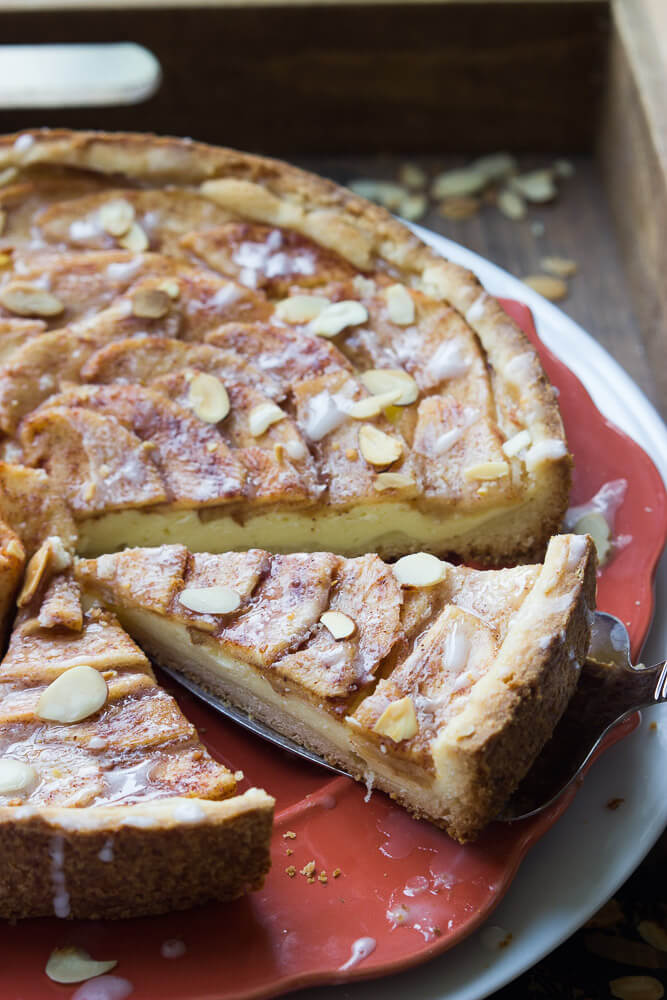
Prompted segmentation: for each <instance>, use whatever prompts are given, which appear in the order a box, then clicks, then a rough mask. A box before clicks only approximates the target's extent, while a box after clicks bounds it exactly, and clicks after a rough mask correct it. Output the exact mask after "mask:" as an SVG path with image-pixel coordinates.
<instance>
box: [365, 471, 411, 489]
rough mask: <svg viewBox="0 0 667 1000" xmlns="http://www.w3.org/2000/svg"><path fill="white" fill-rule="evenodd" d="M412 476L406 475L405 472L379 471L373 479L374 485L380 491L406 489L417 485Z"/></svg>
mask: <svg viewBox="0 0 667 1000" xmlns="http://www.w3.org/2000/svg"><path fill="white" fill-rule="evenodd" d="M416 485H417V484H416V483H415V481H414V479H413V478H412V476H406V475H405V474H404V473H403V472H378V474H377V476H376V477H375V479H374V480H373V487H374V488H375V489H376V490H377V491H378V493H384V492H385V491H386V490H406V489H409V488H410V487H412V486H416Z"/></svg>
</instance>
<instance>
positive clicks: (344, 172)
mask: <svg viewBox="0 0 667 1000" xmlns="http://www.w3.org/2000/svg"><path fill="white" fill-rule="evenodd" d="M569 159H571V161H572V163H573V164H574V165H575V168H576V169H575V173H574V176H572V177H571V178H569V179H567V180H563V181H562V182H561V183H560V184H559V195H558V197H557V199H556V200H555V201H554V202H553V203H551V204H548V205H539V206H534V207H532V208H530V209H529V213H528V217H527V219H526V220H524V221H521V222H513V221H511V220H510V219H507V218H505V217H504V216H503V215H501V214H500V212H499V211H498V210H497V209H496V208H495V206H492V205H483V206H482V208H481V211H480V212H479V214H478V215H476V216H475V217H474V218H472V219H466V220H462V221H457V222H454V221H451V220H449V219H445V218H443V216H442V215H440V214H439V212H438V211H437V208H436V206H435V204H434V203H432V204H431V208H430V210H429V213H428V215H426V216H425V218H424V219H422V220H420V223H421V224H422V225H425V226H427V227H428V228H429V229H433V230H435V231H436V232H439V233H443V235H445V236H448V237H450V238H451V239H453V240H456V241H457V242H459V243H462V244H463V245H464V246H467V247H469V248H470V249H471V250H475V251H476V252H477V253H479V254H481V255H482V256H483V257H487V258H488V259H489V260H491V261H493V263H494V264H498V265H499V266H500V267H503V268H505V269H506V270H507V271H509V272H510V273H511V274H514V275H516V276H517V277H519V278H520V277H524V276H526V275H528V274H534V273H535V272H538V271H539V270H540V268H539V262H540V259H541V258H542V257H544V256H547V255H558V256H562V257H567V258H570V259H573V260H575V261H576V262H577V263H578V265H579V270H578V273H577V274H576V275H575V277H573V278H571V279H569V281H568V284H569V289H570V290H569V295H568V297H567V298H566V299H565V300H564V301H562V302H559V303H558V305H559V306H560V307H561V308H562V309H563V310H564V311H565V312H566V313H567V314H568V315H569V316H571V317H572V318H573V319H575V320H576V321H577V322H578V323H580V324H581V325H582V326H583V327H584V329H585V330H586V331H587V332H588V333H590V334H591V335H592V336H593V337H595V338H596V339H597V340H598V341H599V342H600V343H601V344H602V345H603V346H604V347H605V348H606V349H607V350H608V351H609V353H610V354H611V355H612V356H613V357H614V358H616V360H617V361H618V362H619V363H620V364H621V365H622V366H623V367H624V368H625V369H626V371H627V372H628V373H629V374H630V375H631V376H632V378H633V379H634V380H635V381H636V382H637V384H638V385H639V386H640V387H641V388H642V389H643V391H644V392H645V393H646V395H647V396H648V397H649V399H650V400H651V401H652V402H653V403H654V404H655V405H656V406H657V407H658V409H659V410H660V411H661V412H662V415H663V418H664V417H667V362H664V363H663V364H662V365H659V364H656V358H657V351H656V347H655V341H656V338H657V337H659V338H660V339H661V342H662V345H663V346H662V357H663V358H664V357H665V347H666V346H667V340H666V339H665V331H664V330H662V329H660V328H659V327H658V328H656V325H655V324H654V323H649V324H648V325H647V326H646V327H642V326H641V325H640V323H639V320H638V315H637V310H636V309H635V303H634V301H633V298H632V291H631V285H630V281H629V279H628V276H627V275H626V272H625V270H624V263H623V260H622V256H621V253H620V251H619V245H618V242H617V239H616V234H615V231H614V224H613V221H612V217H611V212H610V209H609V205H608V202H607V200H606V196H605V192H604V190H603V186H602V178H601V175H600V172H599V170H598V167H597V165H596V161H595V160H594V159H593V157H592V156H574V157H569ZM299 162H300V163H301V165H303V166H305V167H307V168H309V169H313V170H315V171H316V172H318V173H321V174H324V175H326V176H329V177H332V178H333V179H334V180H336V181H339V182H342V183H346V182H348V181H350V180H352V179H353V178H355V177H370V178H383V179H395V178H396V174H397V171H398V170H399V168H400V166H401V164H402V163H404V162H405V158H400V157H396V156H368V157H361V156H355V157H341V156H332V157H326V158H325V157H317V158H314V157H309V158H307V159H304V158H302V159H301V160H300V161H299ZM410 162H416V163H419V164H420V165H421V166H423V167H424V168H425V169H426V170H427V172H428V173H429V174H430V175H434V174H436V173H437V172H438V171H440V170H443V169H447V168H449V167H453V166H457V165H460V164H463V163H465V162H466V160H465V159H464V158H462V157H455V156H448V157H437V158H436V157H421V158H411V160H410ZM520 162H521V166H522V167H525V168H526V169H529V168H532V167H534V166H535V167H539V166H548V165H550V164H551V163H552V159H551V158H550V157H548V156H546V155H544V154H539V155H534V156H531V155H525V156H522V157H521V158H520ZM535 222H541V223H542V224H543V226H544V233H543V235H536V234H535V232H534V231H533V223H535ZM649 343H650V344H651V357H649V353H648V351H647V344H649Z"/></svg>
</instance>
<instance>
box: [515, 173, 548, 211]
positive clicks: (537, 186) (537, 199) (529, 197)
mask: <svg viewBox="0 0 667 1000" xmlns="http://www.w3.org/2000/svg"><path fill="white" fill-rule="evenodd" d="M509 183H510V186H511V187H512V188H513V190H514V191H517V192H518V193H519V194H520V195H522V197H524V198H525V199H526V201H530V202H533V203H535V204H540V205H541V204H543V203H544V202H546V201H552V199H553V198H555V197H556V194H557V191H556V185H555V184H554V178H553V172H552V171H551V170H545V169H541V170H531V171H529V172H528V173H526V174H518V175H517V176H516V177H512V178H511V179H510V182H509Z"/></svg>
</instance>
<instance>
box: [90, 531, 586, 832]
mask: <svg viewBox="0 0 667 1000" xmlns="http://www.w3.org/2000/svg"><path fill="white" fill-rule="evenodd" d="M75 572H76V575H77V579H78V580H79V582H80V585H81V587H82V590H83V592H84V593H86V594H87V595H88V596H89V598H92V599H95V600H99V601H100V603H101V604H102V605H103V606H106V607H109V608H111V609H113V611H114V613H115V614H117V615H118V617H119V619H120V620H121V621H122V622H123V624H124V626H125V627H126V629H127V630H128V632H129V633H130V634H131V635H132V636H133V637H134V638H136V640H137V641H138V642H139V643H141V645H142V647H143V648H145V649H146V650H147V651H148V653H149V654H150V655H151V656H152V657H153V658H154V659H155V661H156V662H157V663H159V664H163V665H165V666H168V667H170V668H172V669H174V670H176V671H180V672H182V673H184V674H186V675H187V676H189V677H191V678H192V679H194V680H195V681H196V682H197V683H198V684H199V685H201V686H203V687H205V688H207V689H209V690H211V691H212V692H214V693H215V694H216V695H218V696H219V697H221V698H222V699H223V700H225V701H228V702H229V703H231V704H233V705H236V706H238V707H239V708H241V709H242V710H243V711H245V712H247V713H249V714H250V715H252V716H253V717H255V718H258V719H260V720H262V721H264V722H266V723H268V724H269V725H270V726H271V727H272V728H274V729H275V730H277V731H278V732H281V733H284V734H285V735H287V736H289V737H291V738H293V739H295V740H296V741H297V742H300V743H301V744H303V745H304V746H307V747H309V748H310V749H312V750H315V751H316V752H317V753H319V754H321V755H322V756H324V757H325V758H326V759H328V760H329V761H331V762H332V763H335V764H338V765H340V766H342V767H343V768H345V769H346V770H347V771H349V772H350V773H351V774H353V775H355V776H356V777H358V778H359V780H362V781H365V782H367V783H372V784H373V785H375V786H376V787H378V788H380V789H382V790H384V791H386V792H388V793H389V794H390V795H391V796H392V797H393V798H395V799H396V800H397V801H399V802H400V803H401V804H402V805H403V806H405V807H406V808H407V809H408V810H409V811H410V812H412V813H413V814H414V815H416V816H420V817H425V818H428V819H429V820H431V821H432V822H434V823H436V824H437V825H439V826H441V827H443V828H444V829H446V830H447V832H448V833H449V834H450V835H452V836H453V837H454V838H456V839H457V840H459V841H461V842H465V841H468V840H471V839H473V838H474V837H475V836H477V834H478V833H479V832H480V831H481V829H482V828H483V827H484V826H485V825H486V824H487V823H488V822H490V821H491V820H492V819H493V818H494V817H495V816H496V815H497V814H498V812H499V811H500V809H501V808H502V806H503V805H504V804H505V802H506V801H507V799H508V798H509V796H510V795H511V794H512V792H513V791H514V789H515V788H516V786H517V785H518V783H519V781H520V780H521V778H522V777H523V776H524V775H525V774H526V773H527V771H528V769H529V768H530V766H531V764H532V763H533V761H534V760H535V758H536V757H537V755H538V754H539V752H540V750H541V748H542V747H543V746H544V744H545V743H546V741H547V740H548V739H549V737H550V736H551V733H552V731H553V728H554V726H555V724H556V722H557V721H558V719H559V718H560V716H561V715H562V713H563V711H564V710H565V707H566V705H567V703H568V700H569V698H570V697H571V695H572V693H573V691H574V688H575V686H576V683H577V679H578V676H579V671H580V666H581V663H582V662H583V660H584V659H585V656H586V652H587V649H588V643H589V640H590V618H589V609H590V608H592V607H593V606H594V600H595V555H594V550H593V546H592V543H591V542H590V540H589V539H587V538H585V537H583V536H574V535H565V536H557V537H555V538H553V539H552V540H551V542H550V544H549V547H548V550H547V554H546V557H545V561H544V563H543V564H541V565H539V566H523V567H517V568H516V569H509V570H471V569H466V568H464V567H455V566H452V565H450V564H448V563H444V562H442V561H440V560H438V559H436V558H435V557H433V556H429V555H427V554H425V553H421V554H414V555H412V556H408V557H405V558H404V559H402V560H399V562H398V563H396V564H394V566H389V565H386V564H384V563H383V562H382V561H381V560H379V559H378V558H377V556H365V557H362V558H360V559H342V558H340V557H337V556H334V555H332V554H330V553H314V554H312V555H291V556H273V557H272V556H270V555H269V554H268V553H266V552H262V551H260V550H251V551H249V552H247V553H229V554H227V555H226V556H215V555H211V554H201V553H200V554H192V553H189V552H188V551H187V550H186V549H185V548H184V547H183V546H178V545H175V546H163V547H162V548H159V549H146V550H141V549H135V550H132V549H128V550H125V551H124V552H121V553H117V554H113V555H105V556H102V557H100V558H99V559H97V560H81V559H79V560H77V563H76V570H75Z"/></svg>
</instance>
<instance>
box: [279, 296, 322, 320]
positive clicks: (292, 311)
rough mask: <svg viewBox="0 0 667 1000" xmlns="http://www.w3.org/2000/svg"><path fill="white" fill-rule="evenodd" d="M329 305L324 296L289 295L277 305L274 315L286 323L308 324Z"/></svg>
mask: <svg viewBox="0 0 667 1000" xmlns="http://www.w3.org/2000/svg"><path fill="white" fill-rule="evenodd" d="M330 305H331V300H330V299H327V298H325V297H324V295H290V296H289V297H288V298H286V299H282V300H281V301H280V302H278V303H277V305H276V306H275V309H274V313H275V315H276V316H277V317H278V319H282V320H284V321H285V322H286V323H310V321H311V320H313V319H315V317H316V316H319V314H320V313H321V312H322V310H323V309H326V307H327V306H330Z"/></svg>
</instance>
